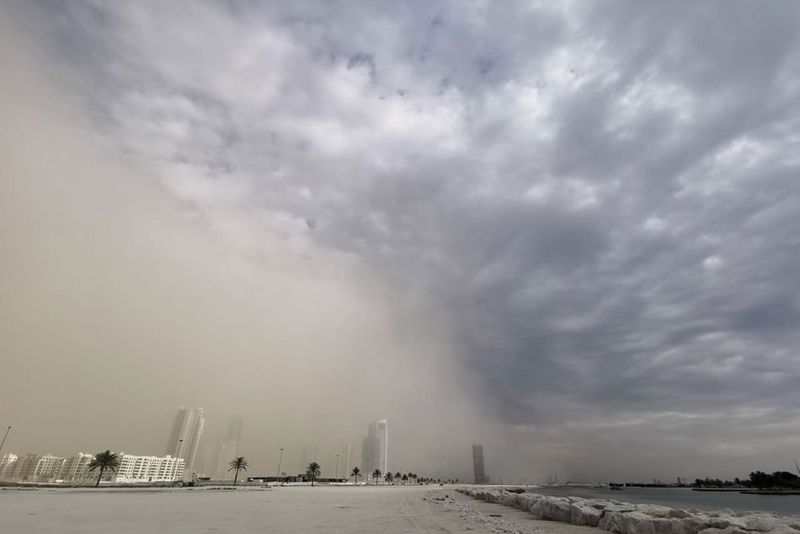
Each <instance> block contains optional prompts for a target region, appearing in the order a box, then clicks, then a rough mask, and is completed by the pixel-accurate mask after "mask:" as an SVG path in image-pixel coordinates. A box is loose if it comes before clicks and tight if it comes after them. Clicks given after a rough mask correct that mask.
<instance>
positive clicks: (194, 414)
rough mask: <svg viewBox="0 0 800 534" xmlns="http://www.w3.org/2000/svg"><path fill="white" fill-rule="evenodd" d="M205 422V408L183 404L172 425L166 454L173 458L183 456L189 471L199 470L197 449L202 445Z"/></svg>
mask: <svg viewBox="0 0 800 534" xmlns="http://www.w3.org/2000/svg"><path fill="white" fill-rule="evenodd" d="M205 424H206V419H205V417H204V415H203V408H200V407H197V408H187V407H185V406H181V407H180V408H179V409H178V415H177V416H176V417H175V422H174V423H173V425H172V431H171V432H170V435H169V441H168V442H167V450H166V452H165V454H166V455H168V456H171V457H173V458H182V459H183V460H184V462H185V466H186V469H187V470H188V471H191V472H194V471H195V470H197V468H198V465H197V449H198V447H200V438H201V437H202V436H203V430H204V429H205Z"/></svg>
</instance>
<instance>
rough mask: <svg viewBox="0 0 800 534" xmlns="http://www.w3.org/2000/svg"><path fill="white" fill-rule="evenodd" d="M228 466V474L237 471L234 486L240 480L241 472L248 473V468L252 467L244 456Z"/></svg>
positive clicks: (238, 457)
mask: <svg viewBox="0 0 800 534" xmlns="http://www.w3.org/2000/svg"><path fill="white" fill-rule="evenodd" d="M228 466H229V467H228V473H230V472H231V471H233V470H236V474H235V475H234V477H233V485H234V486H235V485H236V481H237V480H239V471H247V468H248V467H250V464H249V463H247V459H245V457H244V456H237V457H236V458H234V459H233V460H231V461H230V463H229V464H228Z"/></svg>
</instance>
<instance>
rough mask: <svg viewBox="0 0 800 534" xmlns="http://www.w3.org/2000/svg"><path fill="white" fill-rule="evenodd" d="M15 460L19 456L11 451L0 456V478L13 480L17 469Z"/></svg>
mask: <svg viewBox="0 0 800 534" xmlns="http://www.w3.org/2000/svg"><path fill="white" fill-rule="evenodd" d="M17 460H19V456H17V455H16V454H14V453H13V452H9V453H6V454H4V455H3V457H2V458H0V480H13V479H14V475H15V474H16V469H17Z"/></svg>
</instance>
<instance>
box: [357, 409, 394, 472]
mask: <svg viewBox="0 0 800 534" xmlns="http://www.w3.org/2000/svg"><path fill="white" fill-rule="evenodd" d="M388 465H389V423H388V422H387V421H386V419H381V420H380V421H375V422H374V423H371V424H370V425H369V427H368V428H367V436H366V437H365V438H364V439H363V441H362V443H361V471H363V472H364V474H365V475H367V476H369V475H371V474H372V472H373V471H375V470H376V469H380V470H381V473H386V469H387V466H388Z"/></svg>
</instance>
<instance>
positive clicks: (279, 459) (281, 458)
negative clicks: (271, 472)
mask: <svg viewBox="0 0 800 534" xmlns="http://www.w3.org/2000/svg"><path fill="white" fill-rule="evenodd" d="M282 460H283V447H281V455H280V456H278V475H277V478H280V477H281V461H282ZM276 482H277V481H276Z"/></svg>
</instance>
